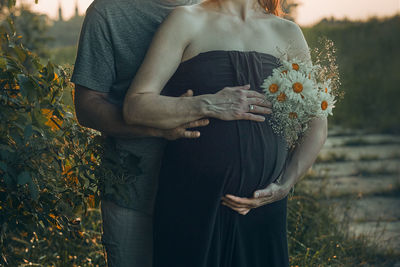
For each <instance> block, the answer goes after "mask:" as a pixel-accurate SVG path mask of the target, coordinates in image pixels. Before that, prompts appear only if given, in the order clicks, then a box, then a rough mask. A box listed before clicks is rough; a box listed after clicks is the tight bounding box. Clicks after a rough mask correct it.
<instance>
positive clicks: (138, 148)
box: [72, 0, 198, 214]
mask: <svg viewBox="0 0 400 267" xmlns="http://www.w3.org/2000/svg"><path fill="white" fill-rule="evenodd" d="M195 2H198V1H197V0H95V1H94V2H93V3H92V5H91V6H90V7H89V8H88V10H87V13H86V18H85V21H84V23H83V26H82V31H81V36H80V40H79V48H78V55H77V59H76V62H75V68H74V72H73V75H72V82H74V83H75V84H78V85H81V86H84V87H87V88H89V89H92V90H95V91H99V92H104V93H107V94H108V96H109V100H110V102H112V103H114V104H116V105H118V106H120V107H121V108H122V104H123V100H124V97H125V94H126V91H127V90H128V88H129V86H130V84H131V81H132V79H133V77H134V76H135V74H136V72H137V71H138V69H139V67H140V65H141V63H142V61H143V59H144V57H145V54H146V51H147V49H148V47H149V45H150V43H151V40H152V37H153V35H154V33H155V31H156V30H157V28H158V27H159V25H160V24H161V22H162V21H163V20H164V19H165V17H166V16H167V15H168V14H169V13H170V12H171V11H172V9H173V8H174V7H176V6H178V5H190V4H194V3H195ZM114 140H115V144H116V147H117V149H118V150H123V151H129V152H130V153H133V154H134V155H136V156H138V157H139V158H140V165H139V167H140V168H141V170H142V174H140V175H139V176H137V177H135V178H134V181H130V182H129V183H127V185H126V189H127V190H128V192H129V196H130V200H129V201H126V199H124V198H122V197H121V196H120V195H118V193H115V192H114V193H108V192H104V194H103V195H102V198H104V199H108V200H111V201H114V202H115V203H116V204H118V205H120V206H123V207H127V208H131V209H135V210H138V211H141V212H145V213H149V214H152V211H153V206H154V196H155V192H156V184H157V178H158V172H159V168H160V164H161V157H162V153H163V150H164V145H165V142H166V141H165V140H164V139H161V138H135V139H130V140H126V139H125V140H124V139H114Z"/></svg>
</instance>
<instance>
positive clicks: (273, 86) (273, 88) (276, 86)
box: [269, 83, 279, 94]
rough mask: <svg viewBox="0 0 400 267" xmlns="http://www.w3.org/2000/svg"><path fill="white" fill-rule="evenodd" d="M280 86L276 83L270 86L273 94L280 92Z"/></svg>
mask: <svg viewBox="0 0 400 267" xmlns="http://www.w3.org/2000/svg"><path fill="white" fill-rule="evenodd" d="M278 89H279V86H278V85H277V84H276V83H273V84H271V85H270V86H269V91H270V92H271V93H273V94H275V93H276V92H278Z"/></svg>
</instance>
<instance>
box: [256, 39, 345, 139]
mask: <svg viewBox="0 0 400 267" xmlns="http://www.w3.org/2000/svg"><path fill="white" fill-rule="evenodd" d="M325 42H326V45H325V50H326V51H330V52H328V53H327V52H326V51H323V52H319V50H316V51H314V54H315V53H316V54H317V60H316V63H317V64H312V62H311V60H310V61H302V60H300V59H296V58H295V59H291V60H288V59H283V57H282V58H280V67H278V68H276V69H274V70H273V73H272V75H271V76H269V77H268V78H267V79H265V80H264V83H263V85H262V86H261V87H262V88H263V90H264V92H265V95H266V97H267V99H268V100H269V101H270V102H271V103H272V105H273V114H272V116H271V120H270V123H271V126H272V128H273V129H274V131H275V132H276V133H277V134H281V135H283V136H284V137H285V139H286V141H287V143H288V145H289V146H292V145H293V144H295V142H296V141H297V140H298V139H299V136H300V135H301V134H303V133H304V132H305V131H306V130H307V125H308V123H309V122H310V120H311V119H313V118H315V117H320V118H322V117H327V116H328V115H333V113H332V110H333V108H334V107H335V103H336V97H337V96H339V93H338V87H339V85H340V82H339V74H338V68H337V66H336V64H335V59H334V55H333V53H332V52H331V50H332V49H333V43H331V42H328V41H325Z"/></svg>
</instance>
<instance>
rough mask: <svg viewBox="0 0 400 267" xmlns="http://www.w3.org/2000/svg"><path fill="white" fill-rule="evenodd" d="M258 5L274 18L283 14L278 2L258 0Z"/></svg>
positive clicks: (278, 0)
mask: <svg viewBox="0 0 400 267" xmlns="http://www.w3.org/2000/svg"><path fill="white" fill-rule="evenodd" d="M258 3H259V4H260V6H261V7H262V8H263V9H265V11H267V12H268V13H271V14H274V15H275V16H281V15H282V14H283V11H282V6H281V1H280V0H258Z"/></svg>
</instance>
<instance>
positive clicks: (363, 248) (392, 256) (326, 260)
mask: <svg viewBox="0 0 400 267" xmlns="http://www.w3.org/2000/svg"><path fill="white" fill-rule="evenodd" d="M288 212H289V213H288V229H289V236H288V237H289V248H290V265H291V266H302V267H303V266H304V267H306V266H393V265H394V263H396V262H398V261H400V255H398V254H396V253H395V252H393V251H382V250H381V249H379V247H378V245H377V244H374V243H372V242H371V241H370V237H368V238H367V237H366V236H359V237H354V236H352V235H351V233H350V232H349V231H348V225H349V217H345V218H344V219H343V218H342V219H341V220H338V218H336V217H335V216H334V215H333V214H334V213H333V210H332V208H331V207H329V206H328V205H327V204H323V202H321V201H320V200H318V199H317V198H314V197H311V196H309V195H307V194H304V193H302V192H297V193H296V194H295V195H294V196H293V197H291V199H290V201H289V206H288Z"/></svg>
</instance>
